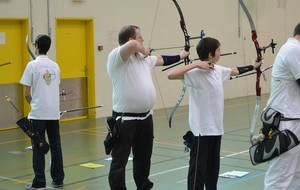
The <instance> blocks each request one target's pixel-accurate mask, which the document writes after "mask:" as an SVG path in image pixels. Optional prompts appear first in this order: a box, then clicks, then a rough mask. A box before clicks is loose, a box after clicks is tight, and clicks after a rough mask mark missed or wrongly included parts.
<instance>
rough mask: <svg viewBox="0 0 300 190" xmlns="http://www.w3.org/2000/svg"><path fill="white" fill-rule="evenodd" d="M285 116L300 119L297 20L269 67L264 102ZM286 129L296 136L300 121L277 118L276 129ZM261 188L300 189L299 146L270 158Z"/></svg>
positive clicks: (299, 36) (299, 54)
mask: <svg viewBox="0 0 300 190" xmlns="http://www.w3.org/2000/svg"><path fill="white" fill-rule="evenodd" d="M266 106H267V107H271V108H273V109H275V110H277V111H278V112H280V113H281V114H282V115H283V116H284V117H286V118H300V23H298V24H297V26H296V27H295V29H294V37H293V38H288V40H287V42H286V43H285V44H284V45H283V46H282V47H281V48H280V50H279V52H278V54H277V56H276V59H275V62H274V65H273V69H272V80H271V93H270V97H269V100H268V102H267V105H266ZM284 129H289V130H290V131H292V132H293V133H294V134H295V135H296V136H297V137H298V139H300V121H299V120H292V121H281V122H280V125H279V130H284ZM264 187H265V190H277V189H278V190H279V189H280V190H281V189H288V190H298V189H299V188H300V146H296V147H295V148H293V149H291V150H289V151H287V152H285V153H284V154H281V155H280V156H278V157H276V158H273V159H272V160H271V161H270V162H269V167H268V170H267V173H266V175H265V181H264Z"/></svg>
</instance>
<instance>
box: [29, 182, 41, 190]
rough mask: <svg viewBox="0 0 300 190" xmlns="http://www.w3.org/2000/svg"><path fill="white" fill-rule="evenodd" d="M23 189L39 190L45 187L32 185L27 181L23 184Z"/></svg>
mask: <svg viewBox="0 0 300 190" xmlns="http://www.w3.org/2000/svg"><path fill="white" fill-rule="evenodd" d="M25 189H27V190H33V189H40V190H42V189H45V187H32V184H31V183H29V184H26V185H25Z"/></svg>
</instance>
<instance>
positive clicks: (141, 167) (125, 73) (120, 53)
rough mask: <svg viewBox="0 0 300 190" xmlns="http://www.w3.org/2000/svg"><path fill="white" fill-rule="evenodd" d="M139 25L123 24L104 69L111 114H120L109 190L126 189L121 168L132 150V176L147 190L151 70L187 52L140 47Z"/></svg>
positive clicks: (152, 94)
mask: <svg viewBox="0 0 300 190" xmlns="http://www.w3.org/2000/svg"><path fill="white" fill-rule="evenodd" d="M143 41H144V40H143V38H142V35H141V32H140V29H139V27H137V26H133V25H129V26H124V27H123V28H122V29H121V31H120V33H119V44H120V46H119V47H117V48H115V49H113V50H112V51H111V52H110V54H109V56H108V61H107V72H108V75H109V78H110V79H111V82H112V89H113V94H112V96H113V97H112V101H113V103H112V104H113V114H112V117H113V118H116V119H118V118H120V116H122V119H123V122H122V125H121V127H120V138H119V139H118V140H117V142H116V144H115V145H114V146H113V148H112V152H111V156H112V162H111V167H110V171H109V185H110V188H111V190H121V189H126V184H125V169H126V164H127V161H128V157H129V154H130V153H131V149H132V153H133V177H134V180H135V183H136V186H137V189H138V190H149V189H151V188H152V187H153V183H152V182H151V181H150V180H149V178H148V177H149V173H150V165H151V155H152V147H153V138H154V136H153V135H154V134H153V120H152V112H153V111H152V109H153V106H154V104H155V100H156V92H155V88H154V84H153V81H152V76H151V71H152V69H153V68H154V67H155V66H166V65H171V64H173V63H176V62H178V61H180V60H182V59H183V58H185V57H187V56H188V55H189V52H187V51H184V50H182V51H181V53H180V55H159V56H151V55H150V53H151V51H150V50H151V49H150V48H149V47H144V45H143Z"/></svg>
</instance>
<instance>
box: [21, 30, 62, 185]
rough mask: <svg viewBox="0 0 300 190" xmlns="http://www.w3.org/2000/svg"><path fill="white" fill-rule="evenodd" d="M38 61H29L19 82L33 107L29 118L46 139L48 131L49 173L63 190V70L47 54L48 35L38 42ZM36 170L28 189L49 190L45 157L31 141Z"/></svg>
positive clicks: (39, 38) (42, 36) (39, 37)
mask: <svg viewBox="0 0 300 190" xmlns="http://www.w3.org/2000/svg"><path fill="white" fill-rule="evenodd" d="M34 45H35V54H36V55H37V58H36V59H35V60H33V61H30V62H29V63H28V64H27V66H26V68H25V71H24V73H23V76H22V78H21V81H20V83H21V84H23V85H24V88H25V98H26V100H27V102H28V103H29V104H30V106H31V110H30V112H29V114H28V119H29V120H30V121H31V122H32V125H33V127H34V130H35V131H38V133H39V135H40V136H42V138H44V139H45V132H47V136H48V140H49V144H50V150H51V167H50V173H51V177H52V179H53V181H52V183H53V186H54V187H62V186H63V180H64V176H65V174H64V170H63V158H62V149H61V141H60V132H59V119H60V115H59V84H60V69H59V66H58V64H57V63H55V62H54V61H52V60H50V59H49V58H48V56H47V55H46V54H47V52H48V50H49V49H50V45H51V39H50V37H49V36H47V35H39V36H37V38H36V40H35V43H34ZM32 147H33V148H32V150H33V159H32V162H33V170H34V174H35V177H34V179H33V182H32V184H27V185H26V189H37V188H44V187H46V176H45V154H44V152H43V151H42V150H41V149H40V148H39V147H38V146H37V145H35V143H34V142H32Z"/></svg>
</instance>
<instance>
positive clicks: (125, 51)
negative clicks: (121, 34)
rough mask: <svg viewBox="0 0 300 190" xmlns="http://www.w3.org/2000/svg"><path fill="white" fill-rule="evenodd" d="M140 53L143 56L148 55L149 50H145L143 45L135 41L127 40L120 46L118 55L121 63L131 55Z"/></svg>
mask: <svg viewBox="0 0 300 190" xmlns="http://www.w3.org/2000/svg"><path fill="white" fill-rule="evenodd" d="M135 53H141V54H143V55H145V56H148V55H150V48H146V47H144V46H143V44H142V43H141V42H139V41H137V40H129V41H128V42H127V43H125V44H124V45H122V46H121V49H120V55H121V57H122V59H123V61H126V60H128V59H129V57H130V56H131V55H132V54H135Z"/></svg>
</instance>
